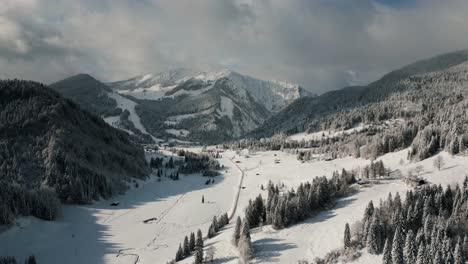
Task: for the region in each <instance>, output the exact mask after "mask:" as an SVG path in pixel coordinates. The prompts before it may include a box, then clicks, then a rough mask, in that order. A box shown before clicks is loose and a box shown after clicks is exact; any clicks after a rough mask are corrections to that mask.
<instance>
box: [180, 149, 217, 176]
mask: <svg viewBox="0 0 468 264" xmlns="http://www.w3.org/2000/svg"><path fill="white" fill-rule="evenodd" d="M184 157H185V159H184V164H183V165H182V166H181V167H180V172H181V173H187V174H189V173H199V172H205V171H217V170H220V169H221V165H220V164H219V162H218V161H217V160H216V159H215V158H213V157H212V156H210V155H208V154H204V153H199V154H197V153H193V152H189V151H186V152H185V154H184ZM208 176H212V175H208ZM213 176H214V175H213Z"/></svg>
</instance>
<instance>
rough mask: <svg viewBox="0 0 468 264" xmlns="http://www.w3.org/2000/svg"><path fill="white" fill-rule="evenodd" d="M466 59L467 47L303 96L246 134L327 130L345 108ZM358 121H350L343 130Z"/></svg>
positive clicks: (383, 95) (392, 92)
mask: <svg viewBox="0 0 468 264" xmlns="http://www.w3.org/2000/svg"><path fill="white" fill-rule="evenodd" d="M467 60H468V50H462V51H457V52H452V53H447V54H443V55H439V56H436V57H433V58H429V59H426V60H421V61H418V62H416V63H413V64H410V65H408V66H405V67H403V68H401V69H399V70H395V71H392V72H390V73H389V74H387V75H385V76H383V77H382V78H381V79H379V80H378V81H375V82H373V83H370V84H369V85H365V86H351V87H345V88H343V89H341V90H336V91H331V92H327V93H325V94H322V95H320V96H316V97H306V98H301V99H299V100H297V101H295V102H294V103H292V104H290V105H289V106H287V107H286V108H285V109H283V110H282V111H280V112H279V113H278V114H276V115H275V116H273V117H271V118H270V119H268V120H266V121H265V122H264V123H263V124H262V125H261V126H260V127H258V128H257V129H255V130H254V131H252V132H251V133H250V134H249V135H248V136H247V137H254V138H260V137H269V136H272V135H274V134H277V133H286V134H294V133H299V132H304V131H311V132H313V131H320V130H322V129H326V128H328V125H327V122H328V123H329V121H330V120H332V119H333V118H334V117H335V115H337V114H339V113H341V112H343V111H350V110H351V109H355V108H359V107H363V106H366V105H369V104H372V103H376V102H381V101H385V100H387V99H388V98H389V97H390V96H392V95H395V94H398V93H401V92H405V91H408V90H410V89H413V87H411V86H409V85H407V84H406V83H405V82H403V80H405V79H407V78H409V77H411V76H418V75H421V74H427V73H431V72H436V71H444V70H447V69H449V68H451V67H453V66H456V65H458V64H461V63H463V62H465V61H467ZM357 123H358V121H352V120H349V123H348V125H346V126H345V127H343V129H346V128H350V127H352V126H354V125H357Z"/></svg>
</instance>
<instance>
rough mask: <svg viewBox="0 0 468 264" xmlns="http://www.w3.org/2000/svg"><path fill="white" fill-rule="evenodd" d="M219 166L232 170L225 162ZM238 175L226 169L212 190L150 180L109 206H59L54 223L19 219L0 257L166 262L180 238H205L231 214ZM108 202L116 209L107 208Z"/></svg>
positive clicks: (197, 181)
mask: <svg viewBox="0 0 468 264" xmlns="http://www.w3.org/2000/svg"><path fill="white" fill-rule="evenodd" d="M156 155H157V154H156ZM220 162H221V164H224V165H226V166H229V167H231V168H232V163H231V162H230V161H229V160H228V159H222V160H220ZM240 175H241V174H240V172H239V171H238V170H237V169H227V170H226V172H224V173H223V175H221V176H217V177H216V178H215V183H214V184H212V185H211V184H210V185H205V179H206V178H203V177H201V176H197V175H187V176H183V175H181V176H180V180H179V181H172V180H169V179H167V178H164V177H163V180H162V181H161V182H158V181H157V179H156V178H157V177H153V178H151V179H150V180H148V181H146V182H141V181H139V184H140V187H139V188H132V189H130V190H129V191H127V193H126V194H125V195H123V196H120V197H116V198H114V199H112V200H111V201H106V200H103V201H99V202H96V203H95V204H93V205H83V206H77V205H67V206H64V208H63V212H62V216H61V217H60V218H59V219H58V220H56V221H53V222H48V221H41V220H38V219H35V218H32V217H31V218H23V219H21V220H20V221H19V222H18V224H17V225H16V226H14V227H12V228H10V229H8V230H7V231H5V232H4V233H1V234H0V244H1V245H2V246H1V247H0V256H3V255H13V256H17V257H19V258H21V259H23V258H24V257H25V256H27V255H29V254H35V255H36V257H37V258H38V262H39V263H63V260H64V259H66V260H67V263H71V264H73V263H115V262H118V263H133V261H134V258H135V254H137V255H138V256H139V263H166V261H169V260H170V259H172V258H173V257H174V253H175V249H176V248H177V247H178V245H179V243H180V242H182V241H183V238H184V236H185V235H189V234H190V232H196V231H197V229H199V228H200V229H201V230H202V231H203V233H206V230H207V229H208V226H209V224H210V221H211V220H212V218H213V216H214V215H220V214H222V213H225V212H229V211H230V210H231V207H232V201H233V199H234V197H235V195H236V193H237V190H238V188H237V186H238V182H239V177H240ZM220 193H222V195H219V194H220ZM202 195H203V196H204V197H205V203H204V204H202V203H201V198H202ZM112 201H119V203H120V204H119V206H117V207H112V206H110V203H111V202H112ZM153 217H156V218H157V220H156V221H154V222H152V223H150V224H144V223H143V222H142V221H143V220H146V219H149V218H153ZM119 252H121V254H120V256H119ZM155 260H156V262H155Z"/></svg>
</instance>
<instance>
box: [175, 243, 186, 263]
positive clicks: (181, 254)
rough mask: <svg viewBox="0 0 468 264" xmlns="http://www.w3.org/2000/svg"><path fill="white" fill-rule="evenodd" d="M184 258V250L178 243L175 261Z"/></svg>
mask: <svg viewBox="0 0 468 264" xmlns="http://www.w3.org/2000/svg"><path fill="white" fill-rule="evenodd" d="M182 259H184V251H183V250H182V245H181V244H179V249H178V250H177V253H176V257H175V261H176V262H177V261H180V260H182Z"/></svg>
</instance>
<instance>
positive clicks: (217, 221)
mask: <svg viewBox="0 0 468 264" xmlns="http://www.w3.org/2000/svg"><path fill="white" fill-rule="evenodd" d="M227 224H229V217H228V215H227V213H224V214H222V215H221V216H220V217H218V218H217V217H216V216H213V221H212V222H211V225H210V227H209V228H208V238H212V237H214V236H216V233H218V232H219V230H221V228H223V227H224V226H226V225H227Z"/></svg>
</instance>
